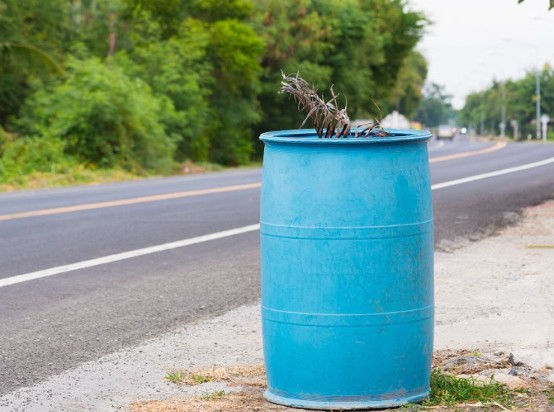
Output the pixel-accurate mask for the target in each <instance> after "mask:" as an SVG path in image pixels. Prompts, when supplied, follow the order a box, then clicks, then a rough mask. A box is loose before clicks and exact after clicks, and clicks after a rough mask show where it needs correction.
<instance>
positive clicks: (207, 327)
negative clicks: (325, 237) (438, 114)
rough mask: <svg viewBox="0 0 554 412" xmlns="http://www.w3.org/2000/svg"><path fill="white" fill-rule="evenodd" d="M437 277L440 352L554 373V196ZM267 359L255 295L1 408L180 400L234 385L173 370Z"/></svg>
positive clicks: (440, 258) (445, 264) (448, 260)
mask: <svg viewBox="0 0 554 412" xmlns="http://www.w3.org/2000/svg"><path fill="white" fill-rule="evenodd" d="M435 279H436V281H435V283H436V290H435V295H436V305H437V309H436V329H435V349H436V350H437V351H439V350H470V351H475V352H479V353H490V354H493V353H499V352H503V353H512V354H513V357H514V358H515V359H517V361H518V362H523V363H525V364H527V365H529V366H530V367H532V368H535V369H541V370H546V371H547V374H549V375H550V376H549V379H551V380H552V379H554V376H553V375H552V368H553V367H554V342H553V341H552V340H551V339H552V336H554V330H553V327H554V326H553V325H554V301H553V300H552V299H551V297H552V296H553V295H554V282H553V280H554V201H550V202H547V203H544V204H542V205H540V206H537V207H534V208H530V209H527V210H526V211H525V212H524V217H523V219H521V221H520V222H519V223H518V224H517V225H515V226H512V227H509V228H506V229H503V230H502V231H501V232H500V233H499V234H498V235H496V236H494V237H490V238H487V239H484V240H480V241H478V242H473V243H468V244H467V245H465V246H464V247H463V248H460V249H457V250H455V251H453V252H451V253H446V252H437V253H436V255H435ZM262 363H263V356H262V345H261V326H260V317H259V305H258V304H256V305H250V306H245V307H241V308H239V309H236V310H233V311H231V312H228V313H227V314H225V315H223V316H220V317H217V318H214V319H211V320H209V321H203V322H199V323H197V324H192V325H190V326H187V327H185V328H182V329H180V330H177V331H175V332H173V333H171V334H168V335H165V336H163V337H160V338H156V339H153V340H150V341H147V342H145V343H143V344H141V345H139V346H136V347H134V348H131V349H128V350H126V351H121V352H117V353H114V354H111V355H108V356H105V357H102V358H101V359H100V360H98V361H96V362H87V363H85V364H82V365H80V366H79V367H77V368H75V369H72V370H69V371H66V372H64V373H62V374H60V375H57V376H53V377H51V378H50V379H49V380H47V381H45V382H43V383H41V384H38V385H35V386H32V387H28V388H22V389H20V390H18V391H16V392H13V393H11V394H8V395H5V396H3V397H1V398H0V411H74V410H103V411H110V410H119V409H121V408H127V407H128V405H130V404H132V403H135V402H138V401H143V400H149V399H156V400H161V401H164V400H169V399H182V398H186V397H189V396H196V395H201V394H205V393H213V392H214V391H219V390H221V389H222V388H226V386H225V384H224V383H216V382H210V383H206V384H203V385H199V386H186V385H175V384H172V383H170V382H168V381H167V380H166V379H165V377H166V375H167V374H168V373H171V372H174V371H181V370H193V369H198V368H209V367H212V366H213V365H218V366H232V365H260V364H262Z"/></svg>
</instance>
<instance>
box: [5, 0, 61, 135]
mask: <svg viewBox="0 0 554 412" xmlns="http://www.w3.org/2000/svg"><path fill="white" fill-rule="evenodd" d="M66 8H67V3H66V2H65V1H64V0H52V1H47V2H39V1H36V0H0V125H1V126H3V127H9V125H8V123H9V120H10V118H12V117H13V116H15V115H17V113H18V112H19V110H20V108H21V105H22V104H23V102H24V101H25V98H26V97H27V96H28V93H29V79H30V77H32V76H34V77H39V78H42V79H46V78H48V77H50V76H52V74H59V73H61V72H62V69H61V63H60V62H61V60H62V59H63V55H64V41H65V40H66V39H67V35H68V20H67V17H66V14H65V9H66Z"/></svg>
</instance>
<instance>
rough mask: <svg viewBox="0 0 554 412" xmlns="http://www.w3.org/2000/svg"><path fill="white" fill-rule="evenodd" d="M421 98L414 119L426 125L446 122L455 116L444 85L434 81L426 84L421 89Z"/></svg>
mask: <svg viewBox="0 0 554 412" xmlns="http://www.w3.org/2000/svg"><path fill="white" fill-rule="evenodd" d="M423 96H424V97H423V100H422V102H421V104H420V105H419V108H418V109H417V113H416V120H417V121H418V122H421V123H422V124H423V125H425V126H426V127H436V126H438V125H440V124H446V123H448V122H449V120H450V119H452V118H454V117H455V116H456V113H455V111H454V109H453V108H452V104H451V103H450V99H451V98H452V97H451V96H450V95H448V94H446V92H445V90H444V87H443V86H440V85H438V84H436V83H430V84H428V85H427V86H426V87H425V89H424V91H423Z"/></svg>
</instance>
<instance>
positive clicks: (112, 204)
mask: <svg viewBox="0 0 554 412" xmlns="http://www.w3.org/2000/svg"><path fill="white" fill-rule="evenodd" d="M259 187H261V183H249V184H244V185H235V186H224V187H215V188H212V189H201V190H188V191H186V192H175V193H167V194H163V195H153V196H143V197H134V198H130V199H122V200H112V201H109V202H98V203H88V204H83V205H76V206H66V207H55V208H51V209H42V210H31V211H28V212H19V213H11V214H6V215H0V221H3V220H14V219H23V218H26V217H36V216H48V215H57V214H61V213H71V212H80V211H83V210H92V209H102V208H105V207H117V206H127V205H134V204H137V203H148V202H157V201H160V200H169V199H179V198H183V197H192V196H201V195H209V194H213V193H224V192H233V191H236V190H246V189H256V188H259Z"/></svg>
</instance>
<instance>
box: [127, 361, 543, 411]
mask: <svg viewBox="0 0 554 412" xmlns="http://www.w3.org/2000/svg"><path fill="white" fill-rule="evenodd" d="M433 366H434V367H437V368H440V369H441V370H443V371H444V372H445V373H449V374H453V375H455V376H458V377H464V378H474V379H476V380H479V381H483V382H489V381H490V379H491V376H492V377H496V376H503V377H504V378H503V379H504V380H505V384H506V386H507V387H508V388H510V389H511V390H513V391H514V397H515V398H514V401H513V405H510V406H509V409H508V407H506V406H504V405H502V404H500V403H496V402H491V403H481V402H474V403H470V404H458V405H456V406H452V407H446V406H444V407H442V406H408V407H404V408H395V409H387V411H398V412H402V411H405V412H408V411H415V410H435V411H444V412H447V411H451V412H452V411H456V412H477V411H495V410H498V411H502V410H512V411H517V412H550V411H554V401H553V400H552V399H551V398H552V397H554V386H552V384H551V383H550V382H549V381H548V375H549V373H550V372H551V371H550V370H548V369H546V368H545V369H542V370H535V369H533V368H531V367H529V366H528V365H525V364H522V363H521V362H518V361H516V360H515V359H514V357H513V355H512V354H506V353H504V352H497V353H495V354H489V355H485V354H482V353H477V352H469V351H449V350H446V351H438V352H436V353H435V356H434V359H433ZM506 377H510V379H508V380H506ZM208 382H212V383H213V382H218V383H224V384H225V385H226V387H227V388H226V390H220V391H213V392H207V393H206V394H205V395H203V396H200V397H189V398H184V399H183V398H181V399H178V398H175V399H169V400H163V401H162V400H152V401H143V402H137V403H134V404H133V405H131V406H130V408H129V411H130V412H243V411H252V412H264V411H268V412H271V411H291V410H294V409H291V408H286V407H284V406H279V405H274V404H271V403H269V402H267V401H265V399H264V398H263V391H264V390H265V386H266V382H265V371H264V368H263V366H262V365H252V366H231V367H229V366H228V367H215V366H214V367H211V368H202V369H195V370H191V371H188V372H185V373H184V375H183V377H182V379H181V381H180V382H178V383H176V384H179V385H188V386H193V385H205V384H207V383H208ZM383 411H385V410H383Z"/></svg>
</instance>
